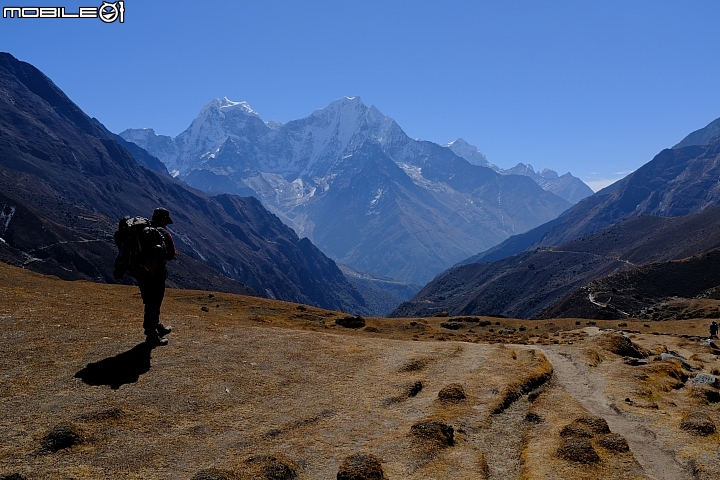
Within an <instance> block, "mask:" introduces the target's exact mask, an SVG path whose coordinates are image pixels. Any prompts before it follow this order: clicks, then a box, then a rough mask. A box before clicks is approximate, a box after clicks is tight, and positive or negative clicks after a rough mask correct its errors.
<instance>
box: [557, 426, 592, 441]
mask: <svg viewBox="0 0 720 480" xmlns="http://www.w3.org/2000/svg"><path fill="white" fill-rule="evenodd" d="M560 436H561V437H563V438H569V437H574V438H592V437H593V436H594V434H593V433H592V432H591V431H590V430H588V429H587V428H586V427H585V426H583V425H578V424H576V423H571V424H570V425H565V426H564V427H563V428H562V430H560Z"/></svg>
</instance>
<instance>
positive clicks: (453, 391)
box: [438, 383, 467, 403]
mask: <svg viewBox="0 0 720 480" xmlns="http://www.w3.org/2000/svg"><path fill="white" fill-rule="evenodd" d="M438 398H439V399H440V401H441V402H453V403H458V402H461V401H463V400H465V398H467V396H466V395H465V390H464V389H463V386H462V385H460V384H459V383H451V384H450V385H447V386H445V387H443V388H442V390H440V391H439V392H438Z"/></svg>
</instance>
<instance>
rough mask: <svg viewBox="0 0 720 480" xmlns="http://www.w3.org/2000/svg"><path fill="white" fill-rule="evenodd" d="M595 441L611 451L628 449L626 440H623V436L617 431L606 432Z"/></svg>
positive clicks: (625, 450)
mask: <svg viewBox="0 0 720 480" xmlns="http://www.w3.org/2000/svg"><path fill="white" fill-rule="evenodd" d="M597 442H598V445H600V446H601V447H603V448H604V449H606V450H610V451H612V452H629V451H630V446H629V445H628V443H627V440H625V437H623V436H622V435H620V434H617V433H608V434H607V435H603V436H602V437H600V438H598V441H597Z"/></svg>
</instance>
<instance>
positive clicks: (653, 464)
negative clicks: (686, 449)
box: [541, 346, 694, 480]
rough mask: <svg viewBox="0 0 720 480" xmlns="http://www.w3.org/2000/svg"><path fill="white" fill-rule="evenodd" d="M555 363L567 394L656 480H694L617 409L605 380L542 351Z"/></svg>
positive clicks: (652, 436)
mask: <svg viewBox="0 0 720 480" xmlns="http://www.w3.org/2000/svg"><path fill="white" fill-rule="evenodd" d="M541 350H542V352H543V353H544V354H545V356H546V357H547V359H548V360H549V361H550V363H552V366H553V376H554V378H555V380H556V381H557V382H558V383H559V384H560V385H562V386H563V387H564V388H565V390H567V392H568V393H569V394H570V395H572V396H573V397H575V399H576V400H578V402H580V404H582V406H583V407H585V408H586V409H587V410H588V411H590V412H591V413H592V414H593V415H596V416H598V417H602V418H604V419H605V420H606V421H607V423H608V425H609V426H610V429H611V430H612V431H613V432H615V433H619V434H620V435H622V436H623V437H625V439H626V440H627V442H628V444H629V445H630V450H631V451H632V452H633V455H634V456H635V459H636V460H637V461H638V463H639V464H640V466H641V467H642V468H643V470H644V471H645V474H646V475H647V476H648V477H650V478H651V479H653V480H686V479H687V480H692V479H693V478H694V477H693V476H692V475H691V474H690V473H689V472H688V471H687V470H686V469H685V468H684V467H683V466H682V465H681V464H679V463H678V462H677V460H676V459H675V457H674V456H673V454H672V453H671V452H669V451H667V450H665V449H663V447H662V445H661V444H660V442H658V440H657V438H656V436H655V434H654V433H653V432H652V431H650V430H648V429H647V428H646V427H645V426H644V425H643V424H642V423H641V422H638V421H636V420H634V419H633V418H631V417H630V416H629V415H627V414H624V413H622V412H621V411H619V410H617V409H616V408H613V407H614V405H613V404H612V402H611V401H610V399H608V397H607V396H606V395H605V384H604V381H603V379H602V378H601V377H599V376H598V375H595V374H593V373H592V372H591V371H589V370H588V369H587V367H586V366H585V365H584V364H583V363H581V362H576V361H574V360H573V359H572V357H571V356H570V355H568V354H566V353H564V352H562V351H561V350H560V349H558V348H556V347H547V346H546V347H542V349H541Z"/></svg>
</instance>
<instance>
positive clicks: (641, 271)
mask: <svg viewBox="0 0 720 480" xmlns="http://www.w3.org/2000/svg"><path fill="white" fill-rule="evenodd" d="M719 293H720V250H718V249H715V250H711V251H709V252H707V253H703V254H700V255H696V256H693V257H689V258H685V259H682V260H671V261H667V262H662V263H651V264H648V265H642V266H639V267H636V268H633V269H630V270H627V271H624V272H618V273H615V274H612V275H608V276H606V277H603V278H599V279H597V280H594V281H592V282H590V283H588V284H587V285H583V286H582V287H581V288H579V289H578V290H576V291H574V292H572V293H571V294H569V295H567V296H566V297H564V298H562V299H561V300H560V301H558V302H557V303H555V304H554V305H552V306H551V307H549V308H547V309H545V310H543V311H542V312H541V313H540V314H539V315H538V318H557V317H563V318H564V317H572V318H578V317H579V318H598V319H624V318H633V317H634V318H643V319H647V320H660V319H662V320H665V319H667V318H678V317H680V312H681V310H685V308H680V305H682V304H685V305H687V304H688V303H692V302H688V299H698V298H720V297H719V295H718V294H719ZM685 315H690V316H691V317H686V316H685ZM698 316H701V317H703V316H704V317H706V318H720V310H717V309H714V310H711V311H706V312H703V313H700V311H699V310H698V309H696V311H695V312H693V313H688V314H683V318H696V317H698Z"/></svg>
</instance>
